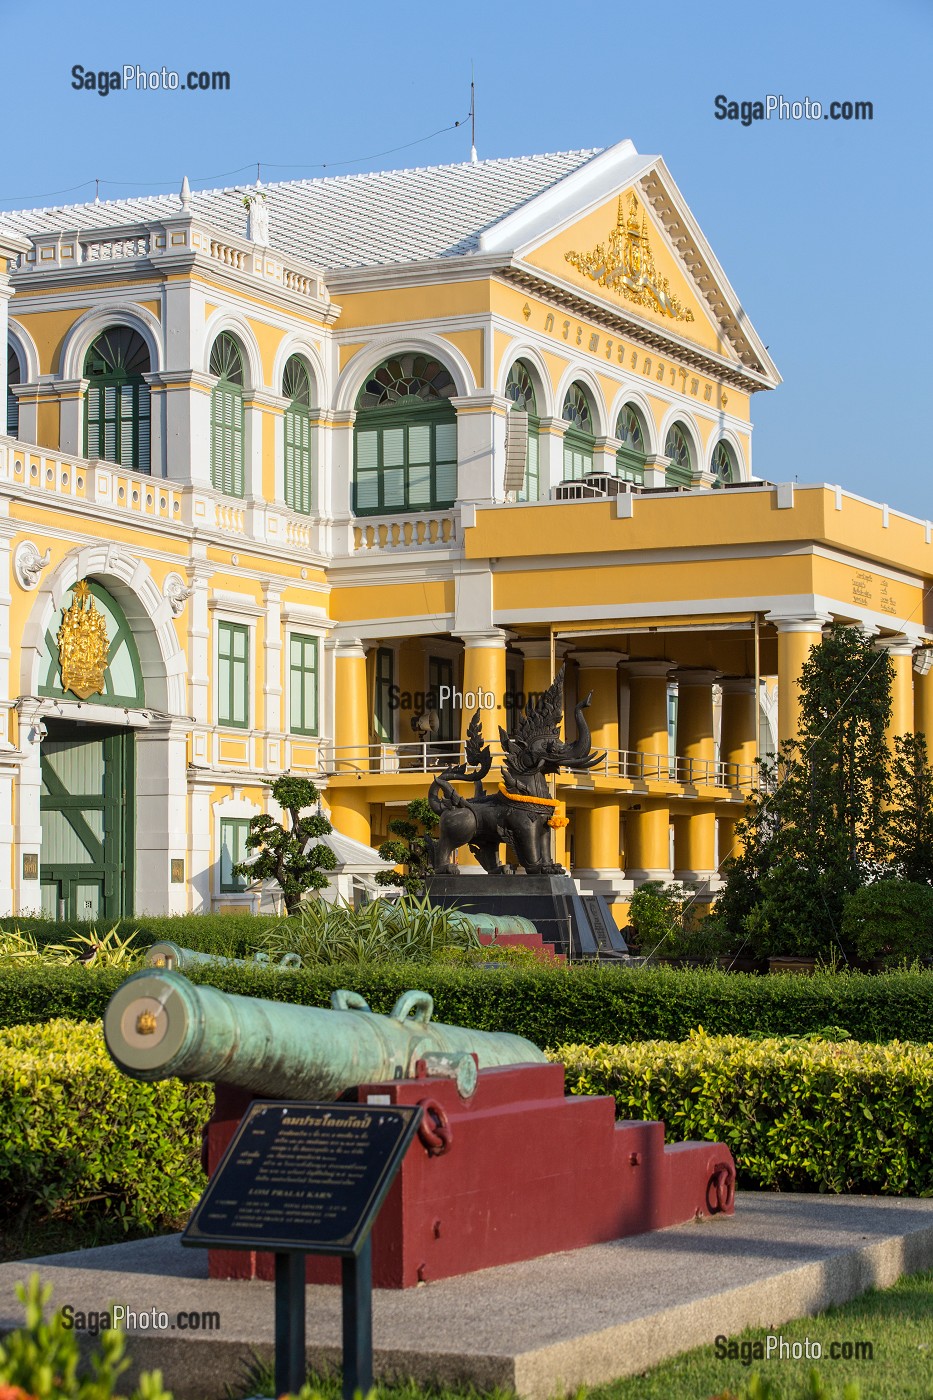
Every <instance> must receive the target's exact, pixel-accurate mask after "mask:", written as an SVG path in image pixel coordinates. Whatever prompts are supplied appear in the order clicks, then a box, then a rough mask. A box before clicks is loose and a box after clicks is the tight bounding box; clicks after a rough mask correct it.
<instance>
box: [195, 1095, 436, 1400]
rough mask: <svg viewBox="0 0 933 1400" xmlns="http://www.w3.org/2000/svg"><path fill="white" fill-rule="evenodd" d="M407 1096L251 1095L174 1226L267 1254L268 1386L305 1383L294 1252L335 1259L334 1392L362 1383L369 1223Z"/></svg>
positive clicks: (348, 1393) (406, 1122)
mask: <svg viewBox="0 0 933 1400" xmlns="http://www.w3.org/2000/svg"><path fill="white" fill-rule="evenodd" d="M421 1114H422V1109H421V1108H420V1107H417V1106H407V1105H399V1106H392V1107H387V1106H383V1105H382V1104H379V1105H374V1104H350V1103H329V1104H319V1103H297V1102H295V1101H294V1100H289V1101H287V1102H281V1101H274V1102H270V1101H265V1100H260V1101H257V1102H256V1103H253V1104H251V1105H250V1107H249V1109H248V1110H247V1112H246V1113H245V1114H244V1116H243V1120H242V1122H241V1123H240V1126H239V1127H238V1128H237V1131H236V1133H235V1135H234V1137H233V1140H232V1141H231V1143H230V1146H229V1147H228V1148H227V1151H226V1152H225V1153H224V1156H223V1159H222V1160H221V1163H220V1165H219V1167H218V1168H217V1170H216V1172H215V1173H214V1175H213V1177H212V1178H211V1180H210V1182H209V1183H208V1186H207V1189H206V1191H205V1192H204V1194H203V1196H202V1197H201V1199H200V1201H199V1202H198V1204H197V1205H196V1206H195V1208H194V1213H193V1214H192V1216H191V1220H190V1221H189V1223H188V1226H187V1228H186V1230H185V1231H184V1234H183V1235H182V1244H186V1245H194V1246H197V1247H201V1248H216V1247H218V1246H220V1247H226V1248H229V1249H263V1250H269V1251H270V1252H272V1253H273V1254H274V1255H275V1392H276V1394H277V1395H282V1394H285V1393H286V1392H292V1391H297V1390H299V1389H300V1388H301V1386H302V1385H303V1384H304V1381H305V1374H306V1360H305V1255H306V1254H330V1255H337V1256H339V1257H340V1258H341V1260H342V1265H341V1267H342V1274H343V1287H342V1292H343V1394H344V1397H345V1400H352V1397H353V1395H354V1394H355V1392H356V1391H357V1390H360V1391H362V1392H363V1394H364V1395H365V1393H366V1392H367V1391H368V1390H369V1389H370V1388H371V1386H372V1382H373V1283H372V1242H371V1238H370V1233H371V1231H372V1228H373V1225H374V1224H375V1221H376V1217H377V1215H378V1214H379V1210H380V1208H381V1206H382V1203H383V1201H384V1200H385V1198H386V1195H387V1193H388V1190H389V1187H390V1186H391V1185H392V1182H393V1181H394V1179H395V1175H396V1173H397V1171H398V1169H399V1167H400V1166H401V1164H402V1159H403V1157H404V1156H405V1153H406V1152H407V1151H408V1147H409V1145H410V1143H411V1140H412V1138H413V1137H414V1135H415V1132H416V1131H417V1128H418V1124H419V1122H420V1121H421Z"/></svg>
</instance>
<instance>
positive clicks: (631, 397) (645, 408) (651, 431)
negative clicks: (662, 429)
mask: <svg viewBox="0 0 933 1400" xmlns="http://www.w3.org/2000/svg"><path fill="white" fill-rule="evenodd" d="M629 404H631V406H632V408H635V409H637V410H638V413H639V415H640V417H641V420H642V423H643V425H644V429H645V452H646V453H647V454H648V455H649V456H650V455H651V454H652V453H657V452H660V451H661V448H662V446H663V443H659V441H658V428H657V424H656V423H655V421H654V414H653V413H652V411H651V405H650V403H649V402H648V399H647V397H646V395H645V394H643V393H642V392H641V391H640V390H639V389H633V388H632V386H631V385H625V384H623V385H622V386H621V387H620V388H619V390H618V392H617V393H616V396H615V398H614V399H613V401H612V409H611V412H610V414H609V436H610V437H617V436H618V434H617V433H616V427H617V425H618V422H619V414H620V413H621V412H622V410H623V408H625V407H627V405H629Z"/></svg>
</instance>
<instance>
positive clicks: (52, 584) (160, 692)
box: [20, 544, 188, 717]
mask: <svg viewBox="0 0 933 1400" xmlns="http://www.w3.org/2000/svg"><path fill="white" fill-rule="evenodd" d="M83 578H92V579H94V580H96V581H97V582H99V583H100V584H101V585H102V586H103V587H104V588H106V589H107V591H108V592H109V593H112V594H113V597H114V598H115V599H116V601H117V602H118V603H119V604H120V607H121V608H122V609H123V612H124V614H125V616H126V620H127V622H128V623H129V626H130V628H131V630H132V633H133V640H134V641H135V643H136V648H137V651H138V652H139V661H140V666H141V667H142V673H143V681H144V685H145V694H146V706H147V707H152V708H153V709H157V710H162V711H163V712H164V713H167V714H170V715H177V716H178V717H183V716H184V715H185V714H186V685H185V681H186V676H187V670H188V667H187V661H186V658H185V653H184V651H183V650H182V648H181V646H180V645H179V642H178V637H177V636H176V633H175V628H174V625H173V621H172V619H173V613H172V606H171V602H170V601H169V600H168V599H167V598H164V597H163V596H162V592H161V590H160V588H159V586H158V584H157V583H156V581H155V579H154V578H153V575H152V571H151V570H150V568H149V565H148V564H146V563H145V562H144V561H143V560H142V559H138V558H137V557H136V556H135V555H134V554H131V553H130V552H129V551H128V550H126V549H123V548H122V547H121V546H120V545H117V544H92V545H87V546H86V547H85V548H84V549H77V550H73V551H72V552H71V553H70V554H68V555H66V557H65V558H64V559H63V560H62V562H61V563H60V564H59V566H58V568H57V569H55V570H54V571H53V572H52V573H51V574H50V575H49V576H48V578H47V579H46V580H44V582H43V585H42V587H41V588H40V589H39V591H38V593H37V595H36V601H35V603H34V604H33V607H32V609H31V610H30V613H29V618H28V620H27V623H26V627H25V630H24V633H23V645H22V651H21V655H22V665H21V672H20V690H21V694H22V695H38V693H39V667H40V664H41V661H42V656H43V652H44V649H45V634H46V632H47V630H48V627H49V623H50V622H51V620H52V618H53V616H54V615H55V613H56V612H57V611H58V609H59V608H60V607H61V605H62V600H63V599H64V596H65V594H66V593H67V592H68V590H69V589H70V588H73V587H74V585H75V584H76V583H77V582H78V580H79V579H83ZM88 708H89V709H91V710H92V709H93V706H89V707H88Z"/></svg>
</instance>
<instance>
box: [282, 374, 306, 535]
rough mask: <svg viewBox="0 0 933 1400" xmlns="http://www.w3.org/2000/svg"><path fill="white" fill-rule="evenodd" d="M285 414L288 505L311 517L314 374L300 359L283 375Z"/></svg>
mask: <svg viewBox="0 0 933 1400" xmlns="http://www.w3.org/2000/svg"><path fill="white" fill-rule="evenodd" d="M282 394H283V396H284V397H285V398H286V399H288V407H287V408H286V410H285V503H286V505H289V506H291V508H292V510H300V511H301V512H302V514H303V515H310V514H311V502H312V496H313V474H312V468H311V373H310V370H309V369H308V366H307V364H306V363H305V361H304V360H303V359H302V358H301V356H300V355H291V356H290V357H289V359H288V360H287V362H286V365H285V372H284V374H283V375H282Z"/></svg>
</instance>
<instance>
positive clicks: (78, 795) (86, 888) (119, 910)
mask: <svg viewBox="0 0 933 1400" xmlns="http://www.w3.org/2000/svg"><path fill="white" fill-rule="evenodd" d="M46 723H47V727H48V731H49V732H48V737H47V738H46V739H45V740H44V742H43V744H42V750H41V754H42V791H41V803H40V805H41V812H42V865H41V870H40V874H41V880H42V908H43V912H44V913H47V914H49V915H51V916H53V917H62V916H63V917H65V918H67V919H97V918H119V917H120V916H121V915H124V914H129V913H131V912H132V897H131V890H132V852H133V846H134V831H133V813H134V801H133V781H132V777H133V771H132V770H133V764H132V757H133V735H132V732H131V731H128V730H111V729H101V728H98V727H97V726H96V725H94V726H90V725H77V724H64V723H56V722H54V721H52V720H48V721H47V722H46Z"/></svg>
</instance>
